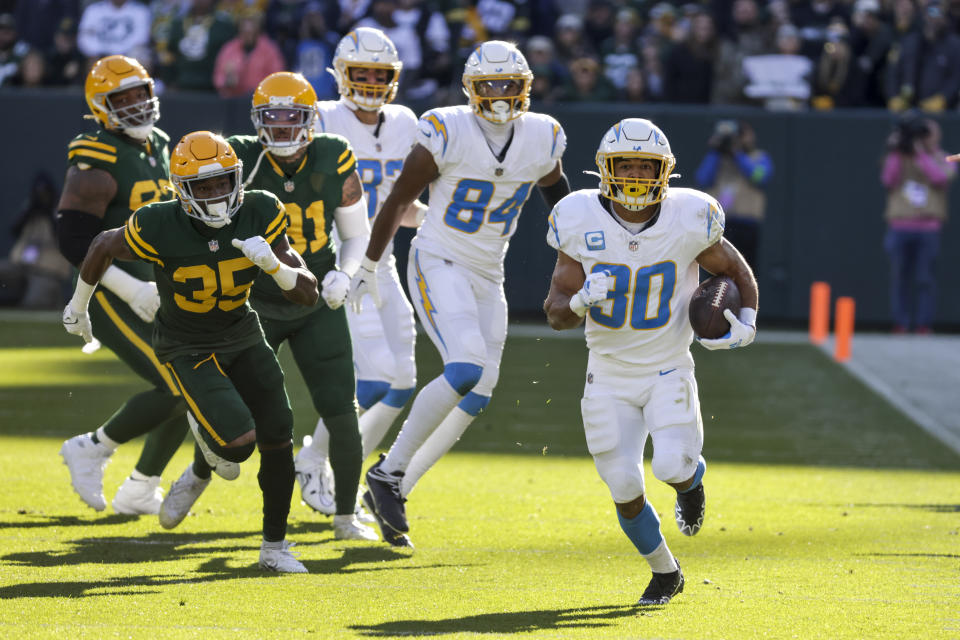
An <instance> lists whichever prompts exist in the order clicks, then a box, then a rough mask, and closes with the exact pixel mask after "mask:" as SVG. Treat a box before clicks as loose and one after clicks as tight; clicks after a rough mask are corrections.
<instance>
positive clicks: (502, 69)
mask: <svg viewBox="0 0 960 640" xmlns="http://www.w3.org/2000/svg"><path fill="white" fill-rule="evenodd" d="M462 82H463V93H464V94H465V95H466V96H467V98H468V99H469V100H470V106H471V107H473V111H474V113H476V114H477V115H478V116H480V117H481V118H483V119H484V120H489V121H490V122H496V123H498V124H503V123H505V122H510V121H511V120H514V119H515V118H519V117H520V116H522V115H523V114H524V113H526V112H527V109H529V108H530V88H531V87H532V86H533V73H532V72H531V71H530V66H529V65H528V64H527V59H526V58H524V57H523V54H522V53H520V50H519V49H517V47H516V46H515V45H513V44H511V43H509V42H503V41H501V40H490V41H489V42H484V43H483V44H481V45H480V46H478V47H477V48H476V49H474V50H473V53H471V54H470V56H469V57H468V58H467V64H466V65H465V66H464V69H463V79H462Z"/></svg>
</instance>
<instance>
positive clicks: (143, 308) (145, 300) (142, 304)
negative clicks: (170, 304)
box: [127, 282, 160, 322]
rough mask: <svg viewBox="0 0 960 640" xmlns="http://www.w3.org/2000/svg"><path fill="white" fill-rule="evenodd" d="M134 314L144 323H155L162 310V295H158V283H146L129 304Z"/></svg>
mask: <svg viewBox="0 0 960 640" xmlns="http://www.w3.org/2000/svg"><path fill="white" fill-rule="evenodd" d="M127 304H129V305H130V308H131V309H133V312H134V313H135V314H137V315H138V316H140V319H141V320H143V321H144V322H153V319H154V318H155V317H156V315H157V311H158V310H159V309H160V294H159V293H157V283H156V282H144V283H143V285H141V286H140V287H139V288H138V289H137V292H136V293H135V294H134V296H133V298H131V299H130V301H129V302H128V303H127Z"/></svg>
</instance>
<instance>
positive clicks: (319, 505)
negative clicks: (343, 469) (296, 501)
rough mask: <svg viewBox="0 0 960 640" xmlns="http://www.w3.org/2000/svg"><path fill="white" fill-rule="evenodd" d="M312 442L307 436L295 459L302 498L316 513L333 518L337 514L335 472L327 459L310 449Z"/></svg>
mask: <svg viewBox="0 0 960 640" xmlns="http://www.w3.org/2000/svg"><path fill="white" fill-rule="evenodd" d="M312 441H313V439H312V438H311V437H310V436H306V437H305V438H304V439H303V448H302V449H300V452H299V453H297V457H296V458H295V459H294V468H295V469H296V472H297V482H298V483H299V484H300V497H301V498H302V499H303V501H304V502H306V503H307V506H308V507H310V508H311V509H313V510H314V511H318V512H320V513H322V514H324V515H327V516H332V515H334V514H336V513H337V502H336V499H335V497H334V494H333V470H332V469H331V468H330V462H329V461H328V460H327V458H326V457H325V456H323V455H321V454H319V453H317V452H316V451H314V450H313V448H311V447H310V443H311V442H312Z"/></svg>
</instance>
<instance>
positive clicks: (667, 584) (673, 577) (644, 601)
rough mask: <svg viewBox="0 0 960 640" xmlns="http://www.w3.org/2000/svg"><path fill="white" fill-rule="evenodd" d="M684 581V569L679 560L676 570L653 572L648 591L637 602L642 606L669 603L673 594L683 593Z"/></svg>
mask: <svg viewBox="0 0 960 640" xmlns="http://www.w3.org/2000/svg"><path fill="white" fill-rule="evenodd" d="M674 561H676V560H674ZM683 583H684V580H683V571H681V570H680V563H679V562H677V570H676V571H671V572H670V573H654V574H653V577H652V578H651V579H650V584H648V585H647V589H646V591H644V592H643V595H642V596H640V599H639V600H637V604H638V605H639V606H641V607H649V606H653V605H658V604H667V603H668V602H670V600H671V599H672V598H673V596H675V595H677V594H678V593H683Z"/></svg>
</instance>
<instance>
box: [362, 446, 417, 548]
mask: <svg viewBox="0 0 960 640" xmlns="http://www.w3.org/2000/svg"><path fill="white" fill-rule="evenodd" d="M384 458H386V456H385V455H383V454H382V453H381V454H380V460H378V461H377V463H376V464H375V465H373V466H372V467H370V469H368V470H367V475H366V479H367V488H368V489H369V490H370V497H371V498H372V502H373V507H374V509H373V511H375V512H376V513H377V514H379V515H378V516H377V517H378V518H379V519H382V520H383V522H384V524H386V525H387V526H388V527H390V528H391V529H393V530H394V531H396V532H397V533H408V532H409V531H410V525H408V524H407V513H406V509H405V508H404V506H403V503H404V502H406V500H404V498H403V496H402V495H400V479H401V478H403V473H402V472H397V473H389V474H388V473H385V472H384V471H382V470H381V469H380V466H381V465H382V464H383V460H384Z"/></svg>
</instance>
